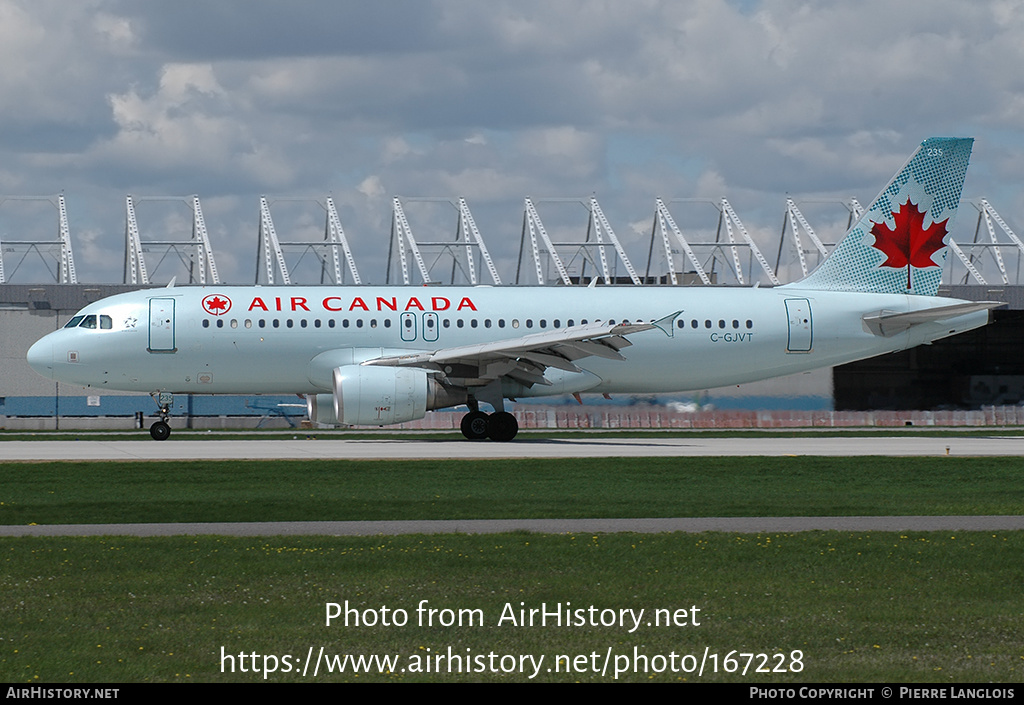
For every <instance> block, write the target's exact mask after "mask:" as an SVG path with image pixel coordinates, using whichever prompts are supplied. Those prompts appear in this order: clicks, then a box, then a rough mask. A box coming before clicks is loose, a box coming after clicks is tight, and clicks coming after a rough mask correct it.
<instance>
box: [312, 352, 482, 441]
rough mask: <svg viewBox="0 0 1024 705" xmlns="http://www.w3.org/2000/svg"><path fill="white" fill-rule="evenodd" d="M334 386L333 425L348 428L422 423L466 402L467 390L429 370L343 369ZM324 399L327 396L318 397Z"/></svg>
mask: <svg viewBox="0 0 1024 705" xmlns="http://www.w3.org/2000/svg"><path fill="white" fill-rule="evenodd" d="M333 382H334V416H335V419H334V421H333V423H340V424H345V425H346V426H386V425H388V424H395V423H403V422H405V421H414V420H416V419H422V418H423V417H424V416H426V414H427V411H429V410H431V409H443V408H445V407H449V406H456V405H458V404H464V403H465V402H466V390H465V389H459V388H454V387H446V386H444V385H442V384H441V383H440V382H438V381H437V380H436V379H434V377H433V375H431V374H430V373H428V372H427V371H426V370H423V369H419V368H415V367H375V366H371V365H367V366H364V365H343V366H341V367H337V368H335V370H334V374H333ZM324 396H327V395H323V394H321V395H317V397H324ZM318 405H319V403H318ZM320 411H321V414H319V415H323V416H326V414H322V411H323V410H322V409H320ZM310 418H311V419H312V416H311V417H310ZM320 422H321V423H331V422H327V421H323V420H321V421H320Z"/></svg>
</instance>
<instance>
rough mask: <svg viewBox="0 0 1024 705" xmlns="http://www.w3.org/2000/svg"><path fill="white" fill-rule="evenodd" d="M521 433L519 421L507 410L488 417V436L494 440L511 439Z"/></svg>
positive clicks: (501, 441)
mask: <svg viewBox="0 0 1024 705" xmlns="http://www.w3.org/2000/svg"><path fill="white" fill-rule="evenodd" d="M517 433H519V422H518V421H516V417H515V416H513V415H512V414H510V413H509V412H507V411H498V412H495V413H493V414H491V415H490V416H489V417H488V418H487V436H488V437H489V438H490V439H491V440H492V441H498V442H500V443H504V442H505V441H511V440H512V439H513V438H515V437H516V434H517Z"/></svg>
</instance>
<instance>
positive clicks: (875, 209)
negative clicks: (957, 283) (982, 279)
mask: <svg viewBox="0 0 1024 705" xmlns="http://www.w3.org/2000/svg"><path fill="white" fill-rule="evenodd" d="M973 145H974V140H973V139H971V138H951V137H932V138H929V139H927V140H925V141H924V142H922V143H921V146H920V147H918V148H917V151H916V152H914V155H913V156H912V157H911V158H910V161H908V162H907V163H906V165H905V166H904V167H903V168H902V169H901V170H900V171H899V172H898V173H897V174H896V176H894V177H893V179H892V181H890V182H889V185H888V186H886V187H885V188H884V189H883V190H882V192H881V193H880V194H879V195H878V197H877V198H875V200H874V201H873V202H872V203H871V206H870V207H869V208H868V209H867V211H866V212H865V213H864V215H863V216H862V217H861V219H860V220H859V221H857V224H856V225H854V226H853V228H851V229H850V231H849V232H848V233H847V234H846V237H845V238H843V240H842V242H840V243H839V245H837V246H836V249H835V250H833V252H832V253H831V254H830V255H829V256H828V257H827V258H826V259H825V261H824V262H822V263H821V266H820V267H818V268H817V269H816V270H814V271H813V272H811V274H810V275H809V276H807V277H806V278H805V279H803V280H802V281H800V282H796V283H794V284H792V285H791V286H794V287H799V288H801V289H823V290H827V291H865V292H876V293H887V294H920V295H924V296H934V295H935V294H936V292H937V291H938V289H939V282H940V281H941V280H942V267H943V265H944V264H945V262H946V255H947V254H948V252H949V248H948V247H947V243H948V241H949V231H950V228H951V227H952V225H953V220H954V219H955V216H956V211H957V207H958V206H959V205H960V192H961V190H962V189H963V185H964V176H965V175H966V173H967V163H968V161H969V160H970V158H971V147H972V146H973Z"/></svg>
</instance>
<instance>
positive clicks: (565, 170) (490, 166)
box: [0, 0, 1024, 283]
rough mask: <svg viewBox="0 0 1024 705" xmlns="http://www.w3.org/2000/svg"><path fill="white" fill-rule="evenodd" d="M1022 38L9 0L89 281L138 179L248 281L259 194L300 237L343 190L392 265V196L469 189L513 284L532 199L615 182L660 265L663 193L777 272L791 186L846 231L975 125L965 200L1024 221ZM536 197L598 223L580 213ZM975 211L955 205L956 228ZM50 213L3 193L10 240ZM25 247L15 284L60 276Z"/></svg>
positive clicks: (1019, 32)
mask: <svg viewBox="0 0 1024 705" xmlns="http://www.w3.org/2000/svg"><path fill="white" fill-rule="evenodd" d="M1022 54H1024V7H1022V3H1021V2H1017V1H1015V0H994V1H978V2H976V1H971V2H956V1H953V0H928V2H909V1H908V2H899V3H893V2H891V1H890V0H865V1H864V2H846V3H833V2H813V1H812V2H796V1H788V0H779V1H777V2H758V1H756V0H736V1H733V2H727V1H724V0H699V1H694V2H679V1H675V2H660V1H657V0H632V1H631V2H610V1H608V2H602V1H597V0H595V1H591V2H582V1H581V2H576V1H574V0H562V1H557V2H551V1H550V0H549V1H547V2H533V1H531V0H515V1H514V2H502V1H498V0H489V1H488V2H470V1H468V0H437V1H430V0H389V1H384V0H381V1H378V2H369V1H366V2H345V1H340V0H330V1H326V0H323V1H316V0H290V1H289V2H287V3H285V2H268V1H263V0H217V2H200V1H198V0H174V1H173V2H172V1H154V2H146V3H139V2H129V1H127V0H78V1H76V2H73V3H70V2H66V1H64V0H0V61H2V66H3V69H2V71H0V125H2V129H0V157H2V158H0V193H4V194H10V195H41V194H56V193H58V192H61V191H63V192H64V193H65V195H66V198H67V203H68V208H69V214H70V221H71V229H72V235H73V238H74V246H75V256H76V261H77V269H78V276H79V279H80V280H81V281H87V282H88V281H93V282H117V281H120V280H121V279H122V270H123V242H124V197H125V195H126V194H129V193H131V194H134V195H135V196H137V197H147V196H172V195H173V196H182V195H187V194H193V193H196V194H199V195H200V197H201V198H202V203H203V209H204V214H205V217H206V221H207V224H208V227H209V231H210V236H211V239H212V241H213V247H214V250H215V254H216V258H217V263H218V267H219V269H220V274H221V278H222V280H223V281H226V282H233V283H248V282H251V281H252V280H253V277H254V272H255V264H256V243H257V228H258V202H259V197H260V195H264V194H265V195H267V196H268V197H272V198H274V199H276V200H277V201H278V203H277V204H276V205H275V207H274V217H275V223H276V225H277V230H278V232H279V234H280V236H281V237H282V239H295V238H310V237H318V236H322V231H323V211H322V209H320V208H319V207H318V206H317V205H316V204H314V203H309V202H295V201H288V200H284V199H285V198H290V197H303V198H320V199H323V198H324V197H325V196H326V195H328V194H332V195H333V197H334V199H335V202H336V203H337V204H338V209H339V212H340V215H341V221H342V224H343V226H344V228H345V231H346V233H347V235H348V237H349V239H350V241H351V243H352V247H353V250H354V251H355V255H356V258H357V261H358V263H359V267H360V271H361V273H362V275H363V279H364V280H366V281H370V282H374V283H382V282H383V281H384V276H385V275H384V272H385V262H386V258H387V252H388V239H389V235H390V222H391V208H390V198H391V197H392V196H393V195H399V196H402V197H404V198H413V197H442V198H452V199H455V198H457V197H459V196H462V197H465V198H466V199H467V201H468V202H469V205H470V206H471V207H472V209H473V213H474V215H475V217H476V222H477V224H478V225H479V227H480V229H481V231H482V232H483V234H484V237H485V238H486V240H487V242H488V244H489V246H490V249H491V250H492V253H493V254H494V256H495V259H496V260H497V263H498V269H499V271H500V273H501V275H502V277H503V279H505V281H506V282H507V281H510V280H512V279H514V277H515V272H516V263H517V257H518V253H519V242H520V232H521V228H522V217H523V216H522V213H523V197H525V196H531V197H533V198H535V199H538V201H540V199H545V198H587V197H589V196H590V195H592V194H596V196H597V198H598V199H599V201H600V203H601V205H602V207H603V210H604V212H605V213H606V214H607V216H608V219H609V221H610V222H611V224H612V227H613V228H614V229H615V231H616V233H617V234H618V235H619V237H620V239H621V240H622V241H623V242H624V244H625V246H626V249H627V251H628V253H629V255H630V257H631V259H633V261H634V264H635V265H636V266H637V267H638V268H639V269H641V270H643V269H645V268H646V262H647V253H648V244H649V239H650V232H651V225H652V217H653V213H654V199H655V198H657V197H660V198H663V199H666V200H667V199H672V198H691V199H692V198H707V199H717V198H721V197H723V196H725V197H727V198H729V200H730V202H731V203H732V204H733V205H734V207H735V208H736V211H737V212H738V213H739V215H740V217H741V218H742V219H743V221H744V223H745V224H746V225H747V227H748V229H749V230H750V231H751V232H753V233H755V235H756V237H757V238H758V240H759V242H761V243H762V246H763V247H764V248H765V250H766V253H767V252H770V253H771V255H770V257H769V259H771V260H772V261H773V263H774V259H775V255H776V251H777V248H778V237H779V232H780V229H781V225H782V218H783V209H784V201H785V198H786V195H787V194H790V195H792V196H793V197H795V198H799V199H803V200H804V201H806V203H807V206H806V211H807V213H808V217H809V218H810V219H811V221H812V224H813V225H815V226H816V227H817V228H818V229H820V230H822V231H823V232H824V233H825V234H826V235H828V234H831V233H833V232H835V230H836V229H837V228H840V227H841V226H840V223H843V224H845V215H844V210H843V206H842V205H841V204H839V203H838V201H837V199H839V198H848V197H851V196H852V197H856V198H858V199H859V200H860V201H861V202H862V203H864V204H865V205H866V204H867V202H868V201H870V199H871V198H872V197H873V196H874V195H875V194H876V193H877V191H878V190H879V189H880V188H881V186H883V185H884V183H885V181H886V180H887V179H888V177H889V176H890V175H891V174H892V173H893V172H894V171H895V170H896V169H897V168H898V167H899V166H900V165H901V164H902V163H903V161H905V159H906V158H907V157H908V156H909V154H910V153H911V151H912V150H913V149H914V147H915V146H916V145H917V144H918V143H919V142H920V141H921V140H922V139H923V138H925V137H927V136H931V135H947V134H948V135H964V136H974V137H976V138H977V142H976V144H975V151H974V157H973V160H972V166H971V170H970V172H969V174H968V182H967V185H966V187H965V196H966V197H968V198H978V197H982V196H985V197H987V198H988V199H989V200H990V201H991V202H992V204H993V205H994V206H995V207H996V208H997V209H998V210H999V212H1000V213H1002V214H1003V216H1004V217H1005V218H1006V220H1007V221H1008V222H1009V223H1010V225H1011V227H1014V228H1015V229H1016V230H1017V231H1018V232H1021V231H1024V195H1022V194H1021V193H1020V189H1019V188H1018V185H1019V184H1020V183H1021V180H1022V176H1024V159H1022V157H1024V139H1022V134H1024V133H1022V127H1024V72H1022V71H1021V70H1020V67H1021V66H1024V56H1022ZM816 200H820V201H828V200H831V201H832V202H831V203H817V202H815V201H816ZM538 209H539V210H540V213H541V216H542V218H543V219H544V222H545V223H546V224H550V225H549V228H550V229H551V230H552V231H554V232H555V233H556V235H557V236H558V237H560V238H561V239H578V240H582V238H583V236H584V233H585V227H586V217H587V214H586V211H585V210H584V208H583V207H582V206H581V205H579V204H574V203H568V202H540V203H538ZM672 209H673V212H674V213H676V215H677V219H678V220H679V221H680V224H681V225H682V226H683V227H684V228H685V229H687V231H688V232H690V233H692V235H693V237H694V238H695V239H699V237H700V233H701V232H707V231H713V228H714V227H715V224H716V218H717V214H716V211H715V209H714V208H713V207H712V206H711V205H709V204H707V203H677V204H675V205H673V206H672ZM407 213H408V215H409V220H410V222H411V225H412V228H413V231H414V233H415V234H416V236H417V238H418V239H420V240H441V239H450V238H451V237H453V236H454V232H455V222H456V220H455V219H456V213H455V211H454V210H453V209H452V207H451V206H448V205H438V204H436V203H417V202H415V201H410V202H409V204H408V208H407ZM138 214H139V220H140V226H141V228H142V231H143V237H144V238H150V239H156V238H164V239H166V238H172V237H173V238H181V237H187V235H188V233H189V230H190V226H189V223H190V218H191V212H190V211H189V209H188V207H187V206H186V205H185V204H184V202H182V201H140V203H139V206H138ZM976 217H977V212H976V211H975V209H974V208H972V207H970V206H967V207H965V208H962V209H961V217H960V222H959V224H958V226H957V227H956V229H955V230H954V234H955V235H956V236H957V238H958V239H959V240H965V239H969V238H972V237H973V233H974V221H975V219H976ZM55 222H56V218H55V211H54V209H53V208H52V206H50V205H49V204H48V203H45V202H44V203H42V204H40V203H38V202H23V201H10V200H7V201H4V202H3V203H2V204H0V240H3V239H8V240H10V239H16V238H18V237H20V236H23V235H24V234H25V233H27V232H30V231H33V230H35V229H38V230H39V231H40V233H41V234H40V236H42V237H49V236H52V234H53V232H54V230H55V225H54V224H55ZM33 237H34V235H33ZM295 256H297V255H294V256H293V255H289V257H290V258H291V259H294V257H295ZM17 257H18V256H16V255H15V254H14V253H5V257H4V264H5V268H6V271H7V277H8V279H9V280H10V281H14V282H18V281H21V282H27V281H31V280H33V279H35V280H39V279H40V278H41V277H40V276H39V274H38V273H34V270H33V267H34V266H35V265H33V264H32V262H30V261H29V260H25V262H24V263H23V266H22V269H21V270H19V271H15V270H14V268H15V265H16V264H17V261H18V259H17ZM151 257H152V261H150V262H149V265H150V269H151V270H153V269H156V273H155V275H154V279H155V280H156V281H167V280H168V279H169V278H170V277H171V276H173V275H178V276H179V279H180V277H181V274H182V271H183V270H182V269H181V268H180V265H178V264H176V263H175V262H174V261H173V259H165V260H164V261H163V262H162V263H160V264H159V266H157V265H158V261H159V259H160V256H159V252H157V250H156V248H154V251H153V253H151ZM784 259H785V257H784ZM309 263H310V262H309V260H308V258H307V261H306V265H308V264H309ZM525 264H526V263H525V262H524V265H525ZM303 266H304V265H303V264H302V263H297V264H296V269H297V270H299V271H300V272H302V271H305V270H302V267H303ZM654 269H655V270H657V271H664V265H663V264H659V263H658V261H657V258H656V260H655V267H654ZM445 270H446V266H444V265H439V267H438V270H437V272H436V274H437V275H438V278H441V277H444V276H447V275H450V271H449V272H447V275H446V271H445ZM310 271H311V270H310ZM523 271H524V274H523V275H522V277H523V281H529V282H530V283H533V279H532V278H527V277H526V272H527V271H529V270H527V269H525V268H524V270H523ZM307 274H309V272H307ZM309 276H311V275H309ZM309 276H307V277H306V278H307V280H308V279H309ZM299 278H301V276H300V277H299Z"/></svg>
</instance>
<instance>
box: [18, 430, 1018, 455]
mask: <svg viewBox="0 0 1024 705" xmlns="http://www.w3.org/2000/svg"><path fill="white" fill-rule="evenodd" d="M787 455H816V456H833V457H835V456H870V455H874V456H878V455H883V456H934V457H939V456H946V455H950V456H960V457H964V456H1022V455H1024V436H1000V435H998V434H993V435H991V436H984V437H979V436H970V437H965V436H959V435H957V434H949V435H947V436H913V435H903V436H890V437H879V436H863V437H855V436H844V437H820V438H819V437H815V436H812V435H804V436H799V437H774V436H771V437H757V438H736V437H729V438H704V437H674V438H658V437H649V438H644V437H632V438H627V437H624V438H579V437H575V438H563V439H557V438H556V439H551V438H544V439H540V438H538V439H531V438H530V437H529V436H525V437H524V438H522V439H517V440H515V441H513V442H511V443H491V442H470V441H461V440H421V439H416V438H402V437H396V438H393V439H387V440H337V439H323V438H313V437H308V438H307V437H305V436H299V437H297V438H295V439H294V440H266V441H259V440H258V441H248V440H247V441H226V440H202V441H196V440H169V441H163V442H159V441H151V440H148V439H146V440H138V441H103V440H88V441H58V440H47V441H4V442H0V461H47V460H67V461H74V460H126V461H145V460H288V459H290V460H327V459H347V460H380V459H390V460H416V459H435V460H444V459H462V460H464V459H479V460H488V459H500V458H609V457H611V458H643V457H694V456H734V457H735V456H787Z"/></svg>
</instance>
